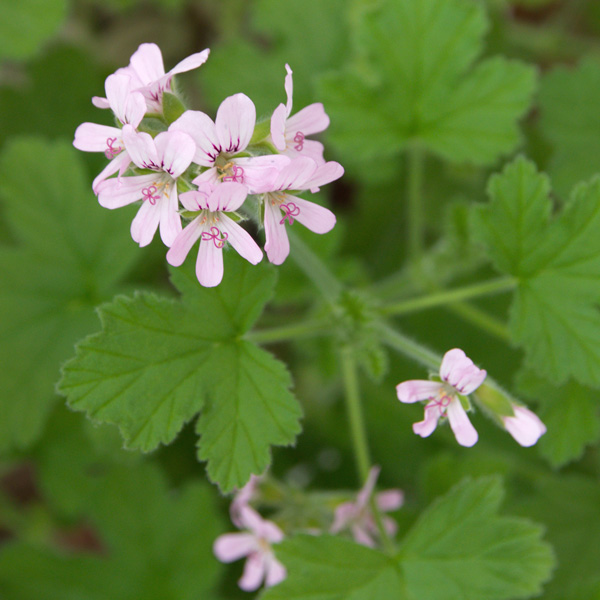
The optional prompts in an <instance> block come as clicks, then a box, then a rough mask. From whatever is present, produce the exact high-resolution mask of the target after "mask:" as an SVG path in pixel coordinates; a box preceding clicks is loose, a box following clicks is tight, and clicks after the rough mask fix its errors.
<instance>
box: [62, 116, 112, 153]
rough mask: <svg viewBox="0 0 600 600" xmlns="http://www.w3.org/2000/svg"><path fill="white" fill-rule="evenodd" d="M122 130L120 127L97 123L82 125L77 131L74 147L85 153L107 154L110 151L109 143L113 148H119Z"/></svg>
mask: <svg viewBox="0 0 600 600" xmlns="http://www.w3.org/2000/svg"><path fill="white" fill-rule="evenodd" d="M120 139H121V130H120V129H119V128H118V127H109V126H108V125H98V124H97V123H82V124H81V125H80V126H79V127H78V128H77V129H76V130H75V139H74V140H73V146H75V148H77V150H83V151H84V152H105V151H106V150H108V149H109V144H108V141H109V140H112V142H111V143H112V145H113V146H119V140H120Z"/></svg>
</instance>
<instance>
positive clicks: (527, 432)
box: [503, 406, 546, 447]
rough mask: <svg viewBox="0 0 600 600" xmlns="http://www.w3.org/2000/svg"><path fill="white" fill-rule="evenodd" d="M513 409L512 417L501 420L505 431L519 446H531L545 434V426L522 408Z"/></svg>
mask: <svg viewBox="0 0 600 600" xmlns="http://www.w3.org/2000/svg"><path fill="white" fill-rule="evenodd" d="M513 409H514V412H515V416H514V417H504V418H503V421H504V426H505V427H506V431H508V433H510V435H512V436H513V437H514V438H515V440H516V441H517V442H518V443H519V444H521V446H525V447H529V446H533V445H534V444H535V443H536V442H537V441H538V440H539V439H540V437H541V436H542V435H544V433H546V426H545V425H544V423H542V421H541V419H540V418H539V417H538V416H537V415H536V414H535V413H533V412H531V411H530V410H529V409H527V408H525V407H524V406H513Z"/></svg>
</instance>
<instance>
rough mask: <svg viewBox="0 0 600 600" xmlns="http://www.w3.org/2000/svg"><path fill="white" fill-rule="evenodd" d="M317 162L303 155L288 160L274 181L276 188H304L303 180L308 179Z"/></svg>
mask: <svg viewBox="0 0 600 600" xmlns="http://www.w3.org/2000/svg"><path fill="white" fill-rule="evenodd" d="M317 168H318V165H317V163H316V162H315V161H314V160H312V159H310V158H307V157H305V156H300V157H298V158H295V159H293V160H292V161H290V163H289V164H287V165H286V166H284V167H283V168H282V169H281V170H280V171H279V175H278V176H277V179H276V180H275V182H274V186H275V187H274V189H276V190H304V189H306V188H305V187H304V182H305V181H308V180H309V179H310V178H311V177H312V176H313V174H314V173H315V171H316V170H317Z"/></svg>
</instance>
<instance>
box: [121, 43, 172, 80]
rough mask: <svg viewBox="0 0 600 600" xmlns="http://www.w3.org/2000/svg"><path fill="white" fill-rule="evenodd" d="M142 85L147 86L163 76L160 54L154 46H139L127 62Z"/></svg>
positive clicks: (163, 68)
mask: <svg viewBox="0 0 600 600" xmlns="http://www.w3.org/2000/svg"><path fill="white" fill-rule="evenodd" d="M129 64H130V66H131V68H132V69H133V70H134V71H135V72H136V75H137V76H138V77H139V78H140V81H141V82H142V84H143V85H148V84H150V83H152V82H154V81H156V80H157V79H160V78H161V77H162V76H163V75H164V74H165V67H164V64H163V58H162V54H161V52H160V48H159V47H158V46H157V45H156V44H141V45H140V46H139V48H138V49H137V50H136V51H135V52H134V54H133V55H132V56H131V59H130V61H129Z"/></svg>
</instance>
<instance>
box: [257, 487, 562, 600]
mask: <svg viewBox="0 0 600 600" xmlns="http://www.w3.org/2000/svg"><path fill="white" fill-rule="evenodd" d="M501 496H502V490H501V487H500V484H499V482H498V480H497V479H495V478H484V479H480V480H477V481H466V482H464V483H462V484H460V485H458V486H456V487H455V488H454V489H453V490H451V491H450V492H449V493H448V494H446V495H445V496H444V497H442V498H440V499H439V500H438V501H437V502H435V503H434V504H433V505H432V506H431V507H429V508H428V509H427V510H426V511H425V512H424V513H423V514H422V515H421V518H420V519H419V520H418V521H417V523H416V524H415V525H414V526H413V528H412V529H411V530H410V531H409V532H408V534H407V535H406V537H405V539H404V541H403V544H402V547H401V551H400V554H399V555H398V556H396V557H393V558H392V557H388V556H386V555H384V554H382V553H381V552H378V551H376V550H372V549H370V548H365V547H361V546H358V545H356V544H353V543H351V542H349V541H346V540H342V539H336V538H331V537H328V536H321V537H317V538H315V537H308V536H299V537H296V538H292V539H290V540H288V541H284V542H283V543H282V544H280V545H278V546H276V548H275V553H276V555H277V558H278V559H279V560H281V562H282V563H283V564H284V565H285V566H286V568H287V570H288V578H287V579H286V580H285V581H284V582H283V583H281V584H279V585H278V586H276V587H274V588H272V589H271V590H268V591H267V592H266V593H265V594H264V596H263V598H264V599H265V600H283V599H284V598H285V599H286V600H287V599H288V598H294V599H295V600H309V599H310V600H338V599H341V598H352V600H371V599H372V598H398V599H399V600H402V599H403V598H407V599H408V598H427V600H438V599H439V600H480V599H481V598H486V600H487V599H489V600H500V599H506V600H509V599H511V600H512V599H516V598H527V597H529V596H531V595H533V594H536V593H539V592H540V590H541V584H542V583H543V582H544V581H545V580H546V579H547V578H548V575H549V573H550V570H551V567H552V564H553V558H552V552H551V549H550V547H549V546H548V545H547V544H545V543H544V542H542V541H541V540H540V536H541V529H540V527H538V526H536V525H534V524H532V523H530V522H529V521H526V520H523V519H517V518H513V517H500V516H498V515H497V511H498V505H499V503H500V500H501Z"/></svg>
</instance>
